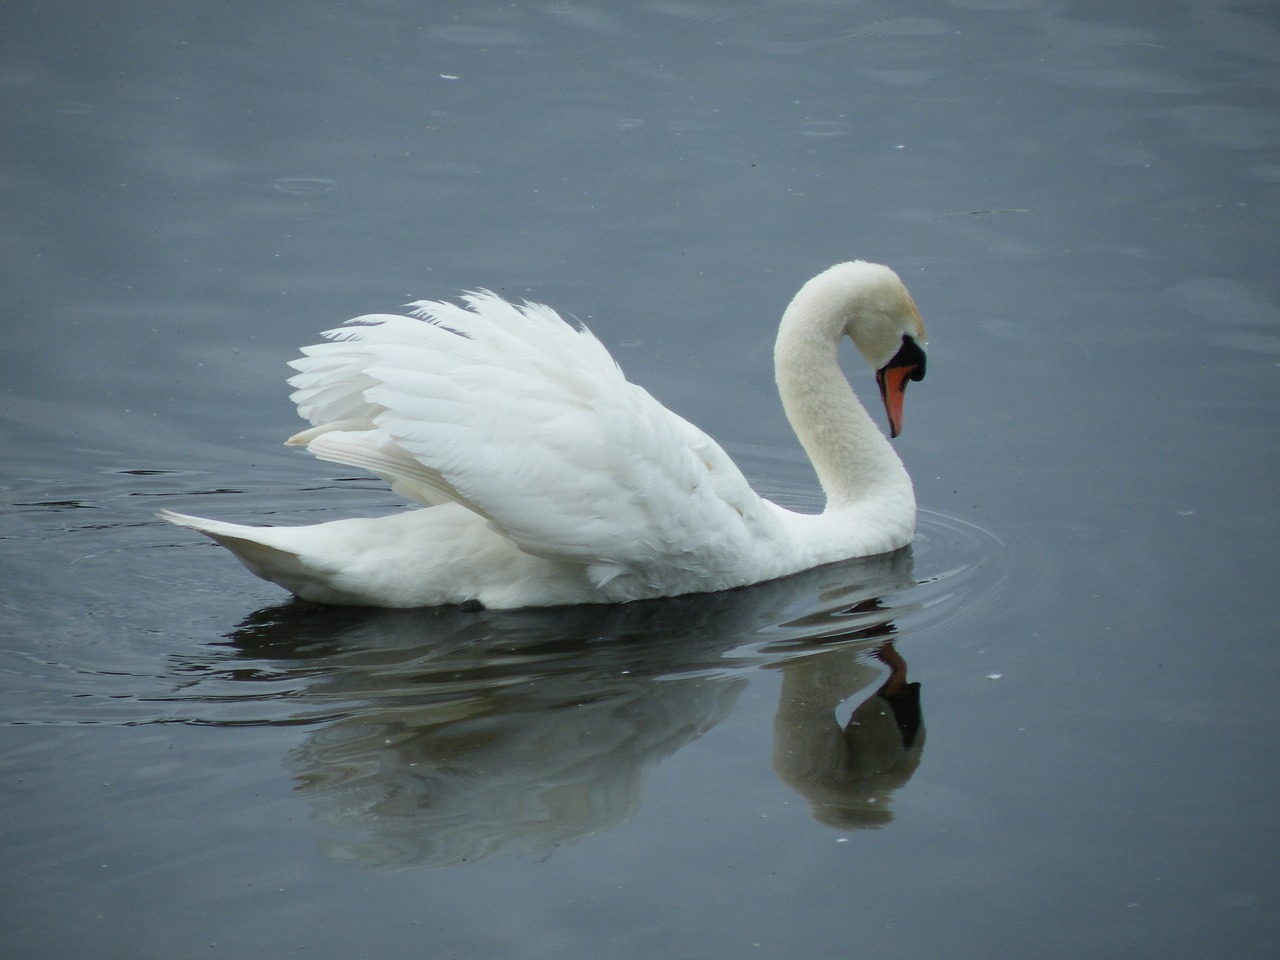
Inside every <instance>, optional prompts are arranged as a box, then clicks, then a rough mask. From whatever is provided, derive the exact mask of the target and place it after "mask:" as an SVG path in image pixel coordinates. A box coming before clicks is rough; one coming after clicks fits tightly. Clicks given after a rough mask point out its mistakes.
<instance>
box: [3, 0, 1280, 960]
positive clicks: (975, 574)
mask: <svg viewBox="0 0 1280 960" xmlns="http://www.w3.org/2000/svg"><path fill="white" fill-rule="evenodd" d="M1278 30H1280V22H1278V19H1277V17H1276V16H1275V14H1274V13H1273V11H1272V10H1271V9H1270V7H1267V6H1259V7H1241V6H1232V5H1227V4H1220V3H1212V2H1201V3H1186V4H1182V5H1178V6H1173V7H1171V6H1169V5H1168V4H1130V5H1126V6H1125V7H1124V8H1115V9H1113V8H1110V7H1108V8H1105V9H1104V8H1101V7H1092V6H1088V5H1069V4H1061V3H1050V2H1039V0H1025V2H1003V3H996V2H985V0H984V2H971V0H964V2H962V0H956V2H951V3H925V2H908V3H906V4H905V5H904V4H903V3H894V4H889V3H883V2H877V0H871V2H867V3H802V4H782V3H761V4H752V5H717V4H711V3H707V4H703V3H667V2H654V3H645V4H607V3H601V4H596V5H579V4H545V5H540V6H525V5H508V4H455V5H447V4H432V5H431V6H430V8H429V9H428V8H420V7H418V6H416V5H409V4H399V3H395V2H372V0H371V2H366V3H360V4H352V5H346V6H340V7H316V6H315V5H312V4H272V5H268V6H264V7H262V8H261V9H257V8H255V9H243V10H239V9H238V10H236V11H234V13H233V12H230V11H227V10H224V9H223V8H221V7H217V6H196V7H191V6H190V5H184V4H168V3H157V4H151V5H146V6H145V7H144V6H138V7H136V8H133V7H129V6H127V5H126V6H125V7H123V8H121V7H120V5H117V6H116V7H112V8H110V9H106V10H99V9H98V8H96V7H95V8H93V9H92V10H90V9H89V8H87V7H86V8H84V10H77V9H75V7H72V8H68V7H66V6H65V5H63V6H61V7H59V8H58V10H57V12H56V14H55V13H54V12H52V11H45V10H43V8H41V9H37V10H8V9H6V10H5V12H4V29H3V30H0V97H2V98H3V116H4V117H5V119H6V135H5V138H4V140H3V144H4V145H3V147H0V163H2V164H3V167H2V169H3V171H4V177H3V179H2V180H0V190H2V191H3V199H2V200H0V208H2V209H4V211H5V216H4V218H3V219H2V221H0V242H3V244H4V250H5V256H4V257H0V270H3V283H0V291H3V293H2V294H0V296H2V297H3V300H2V301H0V302H2V303H3V308H4V309H3V313H2V314H0V317H2V318H3V319H2V320H0V323H3V330H4V334H5V337H4V349H3V351H0V370H2V371H3V375H2V376H0V391H3V392H2V394H0V396H2V398H3V403H2V405H0V410H2V411H3V431H4V433H3V436H4V448H5V449H4V459H3V461H0V464H2V466H0V487H2V488H3V490H2V492H3V498H2V502H3V510H2V512H0V537H2V538H3V543H0V566H2V568H3V570H2V572H3V581H2V582H3V584H4V587H3V592H2V593H0V596H2V597H3V607H2V608H0V636H2V637H3V643H2V644H0V689H2V690H3V697H0V724H2V725H0V767H2V768H3V779H2V780H0V783H3V784H4V787H3V790H4V798H5V803H4V809H5V811H6V816H5V817H4V818H3V821H0V835H2V837H3V849H4V851H5V853H6V856H5V857H4V858H2V862H3V865H2V866H0V892H2V894H3V896H2V897H0V901H2V902H3V904H4V906H3V907H0V947H3V949H4V952H5V954H6V955H14V956H24V957H46V956H47V957H61V956H68V955H72V954H74V953H80V954H91V955H94V956H102V957H116V956H119V957H130V958H138V957H152V956H155V957H160V956H164V957H175V956H177V957H183V956H193V955H217V956H244V957H260V956H262V955H264V954H269V955H273V956H288V955H293V954H305V955H308V956H312V957H330V956H331V957H344V958H348V957H360V956H377V957H379V958H397V957H410V956H420V955H422V954H423V953H429V954H430V955H433V956H442V957H443V956H457V957H496V956H513V957H514V956H519V957H532V958H537V957H558V958H560V957H579V956H581V957H596V956H609V957H631V956H645V957H651V956H671V957H697V958H712V957H734V958H737V957H741V956H744V955H758V956H787V957H818V956H829V955H833V954H835V953H837V952H842V953H848V952H850V951H853V952H856V953H862V954H865V955H867V956H878V957H908V956H921V955H926V956H928V955H933V956H949V957H969V956H974V957H976V956H983V957H986V956H990V955H991V954H992V953H993V952H995V953H997V954H999V955H1007V956H1043V957H1068V956H1069V957H1076V956H1081V955H1095V956H1123V955H1132V954H1141V955H1161V956H1167V957H1201V956H1222V955H1232V956H1240V957H1253V956H1258V957H1261V956H1269V955H1270V953H1271V950H1272V949H1273V947H1272V945H1273V944H1274V942H1275V938H1276V933H1277V925H1276V923H1275V920H1274V916H1275V914H1276V902H1277V894H1278V893H1280V890H1278V889H1277V886H1278V885H1277V882H1276V872H1275V869H1274V866H1273V862H1272V861H1273V859H1274V857H1273V851H1274V850H1275V848H1276V841H1277V839H1278V837H1277V833H1278V831H1277V818H1276V815H1275V811H1274V807H1275V805H1274V797H1275V796H1276V792H1277V787H1278V786H1280V784H1278V783H1277V780H1278V779H1280V778H1278V777H1277V774H1276V769H1277V765H1276V749H1275V741H1276V738H1275V734H1276V731H1277V716H1276V708H1275V697H1274V693H1273V690H1274V686H1275V683H1276V681H1277V679H1280V677H1278V673H1280V671H1278V670H1277V658H1276V656H1275V653H1274V651H1273V646H1272V644H1273V641H1274V637H1275V632H1276V631H1275V623H1276V618H1275V614H1274V612H1273V610H1272V606H1271V604H1270V602H1269V594H1268V585H1269V584H1270V583H1271V582H1272V581H1273V580H1274V579H1275V576H1276V573H1277V563H1276V559H1275V551H1274V546H1273V545H1274V543H1275V542H1276V539H1277V532H1278V530H1277V526H1278V523H1277V521H1278V519H1280V509H1278V508H1277V503H1276V496H1275V493H1274V488H1275V481H1274V477H1275V476H1276V472H1277V453H1276V451H1277V450H1280V444H1277V440H1278V439H1280V438H1278V437H1277V427H1276V417H1275V411H1276V409H1277V401H1278V400H1280V396H1278V393H1280V332H1278V331H1280V308H1278V307H1277V300H1276V286H1275V279H1274V276H1275V267H1274V261H1275V246H1274V224H1275V223H1276V214H1277V209H1276V207H1277V184H1280V163H1277V159H1276V157H1277V146H1278V145H1280V122H1277V120H1276V116H1277V113H1276V105H1277V90H1278V88H1280V67H1278V65H1277V61H1280V43H1278V42H1277V41H1278V39H1280V36H1278ZM854 256H860V257H866V258H868V259H875V260H880V261H883V262H887V263H890V264H892V265H893V266H895V268H897V269H898V270H899V272H900V273H901V274H902V275H903V277H904V279H905V280H906V281H907V283H908V285H909V286H910V287H911V289H912V291H913V293H914V294H915V297H916V299H917V301H918V303H919V304H920V307H921V310H922V312H923V314H924V316H925V320H926V323H927V324H928V326H929V330H930V336H931V357H930V370H929V377H928V379H927V380H926V381H925V382H924V383H922V384H919V385H916V386H913V388H912V391H911V394H910V396H909V398H908V404H907V416H906V431H905V433H904V435H903V436H902V437H901V438H899V440H898V441H897V443H898V445H899V449H900V451H901V452H902V455H903V457H904V459H905V460H906V462H907V464H908V466H909V468H910V469H911V471H912V473H913V476H914V478H915V481H916V486H917V493H918V496H919V499H920V502H921V504H922V507H923V513H922V516H921V524H920V531H919V535H918V537H917V540H916V542H915V544H914V545H913V548H912V550H911V551H910V552H908V553H904V554H900V555H896V556H894V557H889V558H882V559H880V560H876V561H870V562H864V563H855V564H848V565H841V566H838V567H835V568H831V569H829V570H823V571H816V572H814V573H812V574H809V575H805V576H802V577H799V578H794V579H793V580H788V581H784V582H781V583H777V584H769V585H765V586H762V587H760V588H756V589H752V590H746V591H735V592H732V593H729V594H725V595H720V596H716V597H708V598H686V599H682V600H678V601H672V602H663V603H655V604H641V605H636V606H634V607H627V608H619V609H600V610H579V611H567V612H566V611H559V612H548V611H539V612H528V613H510V614H499V613H483V614H478V615H465V614H461V613H459V612H456V611H406V612H395V613H388V612H360V611H340V612H334V611H326V610H322V609H318V608H315V607H309V606H307V605H305V604H297V603H289V602H286V601H285V598H284V597H283V595H282V594H281V593H280V592H279V591H277V590H276V589H275V588H273V587H271V586H270V585H268V584H263V583H261V582H259V581H257V580H255V579H253V578H251V577H249V576H248V575H247V574H246V573H245V572H244V571H243V570H242V569H241V568H240V567H239V566H238V565H237V564H235V563H234V561H232V560H230V559H229V558H227V557H226V556H225V555H224V554H223V553H222V552H221V551H219V550H218V549H217V548H216V547H214V546H213V545H211V544H208V543H205V542H197V541H196V540H195V539H194V538H193V537H191V536H189V535H186V534H184V533H183V532H182V531H179V530H177V529H174V528H170V527H167V526H164V525H161V524H160V523H158V522H157V521H156V520H155V519H154V516H153V515H154V513H155V511H156V510H158V509H161V508H165V507H169V508H175V509H180V510H188V511H191V512H196V513H201V514H204V515H209V516H219V517H226V518H229V519H244V520H253V521H263V522H271V521H272V520H273V519H275V518H281V519H287V520H303V521H308V520H322V519H331V518H334V517H338V516H348V515H359V514H370V513H377V512H384V511H387V510H392V509H395V508H396V506H397V504H396V501H395V500H394V498H392V497H391V496H390V495H388V494H387V493H385V492H384V491H383V490H382V489H381V488H380V485H379V484H378V482H376V481H374V480H371V479H368V478H362V477H358V476H355V475H353V474H351V473H347V472H343V471H341V470H340V469H338V468H333V467H330V466H326V465H324V464H320V463H317V462H314V461H310V460H308V459H307V458H305V457H301V456H299V455H298V454H297V453H296V452H294V451H288V450H285V449H283V448H282V447H280V445H279V442H280V441H281V440H283V439H284V438H285V437H286V436H288V435H289V434H290V433H291V432H293V430H294V429H295V428H296V425H297V423H298V421H297V420H296V417H295V414H294V413H293V410H292V408H291V406H290V405H289V403H288V400H287V388H286V387H285V385H284V384H283V377H284V376H285V375H286V373H287V371H286V370H285V368H284V363H285V362H286V361H287V360H288V359H290V358H291V357H292V356H294V354H295V351H296V349H297V347H298V346H300V345H301V344H304V343H308V342H312V341H313V339H314V337H315V335H316V333H317V332H318V331H319V330H321V329H325V328H328V327H330V326H333V325H334V324H336V323H338V322H340V321H341V320H343V319H345V318H347V317H349V316H354V315H356V314H359V313H364V312H369V311H380V310H391V309H394V308H396V307H397V306H398V305H399V304H401V303H403V302H405V301H407V300H410V299H415V298H420V297H428V298H438V297H445V296H449V295H451V294H452V293H453V292H455V291H457V290H460V289H466V288H471V287H477V286H485V287H490V288H492V289H495V290H497V291H498V292H501V293H504V294H507V295H509V296H513V297H523V296H528V297H531V298H534V299H537V300H541V301H544V302H548V303H551V304H553V305H554V306H556V307H557V308H559V309H561V310H562V311H563V312H565V313H566V314H571V315H574V316H576V317H579V318H581V319H583V320H586V321H587V322H589V323H590V324H591V325H592V327H593V329H594V330H595V331H596V332H597V333H598V334H599V335H600V337H601V338H602V339H603V340H604V341H605V342H606V344H607V345H608V346H609V347H610V349H611V350H613V351H614V353H615V355H616V356H617V357H618V358H619V360H620V362H621V363H622V365H623V366H624V368H625V369H626V370H627V372H628V374H629V375H630V376H631V377H632V379H634V380H636V381H638V382H640V383H642V384H644V385H645V386H646V387H647V388H649V389H650V390H651V391H652V392H653V393H654V394H655V395H657V396H658V397H659V398H660V399H662V400H663V401H664V402H665V403H667V404H668V405H670V406H672V407H673V408H674V409H676V410H678V411H679V412H681V413H682V414H684V415H686V416H688V417H689V418H690V419H692V420H694V421H695V422H696V423H698V424H699V425H701V426H703V427H704V428H706V429H707V430H708V431H709V432H711V433H712V434H713V435H715V436H716V437H718V438H720V439H721V440H722V441H723V442H724V443H725V446H726V448H727V449H729V451H730V452H731V453H732V454H733V455H734V456H735V458H737V459H738V460H739V462H740V463H741V464H742V465H743V467H744V469H745V470H746V472H747V474H748V476H750V477H751V479H752V480H753V482H755V483H757V485H758V486H759V487H760V488H761V489H762V491H763V492H765V493H766V494H767V495H769V496H772V497H774V498H776V499H779V500H781V501H782V502H785V503H787V504H788V505H792V506H797V507H813V506H814V505H815V504H816V503H817V491H816V487H815V483H814V481H813V478H812V476H811V474H810V473H809V471H808V468H807V466H806V465H805V464H804V462H803V459H802V458H801V456H800V454H799V452H798V450H797V449H796V447H795V444H794V441H793V439H792V438H791V436H790V432H789V429H788V427H787V425H786V422H785V420H784V418H783V417H782V414H781V411H780V409H779V407H778V405H777V401H776V399H775V397H774V396H773V391H772V389H771V388H770V386H769V384H770V378H771V372H770V369H769V362H770V347H771V338H772V333H773V328H774V325H775V323H776V319H777V316H778V315H779V313H780V311H781V309H782V307H783V306H784V305H785V303H786V301H787V299H788V298H789V297H790V295H791V294H792V293H793V292H794V290H795V289H796V287H798V285H799V284H800V283H801V282H802V281H803V280H804V279H806V278H807V277H808V276H810V275H812V274H813V273H815V272H817V271H818V270H820V269H822V268H823V267H825V266H827V265H829V264H830V263H832V262H834V261H836V260H840V259H846V258H849V257H854ZM849 370H850V373H851V375H852V376H853V377H854V382H855V386H857V387H858V388H859V389H860V390H865V388H868V387H870V386H871V385H870V380H869V378H868V377H867V375H866V374H865V372H864V371H862V369H861V368H860V366H859V365H858V364H857V363H856V361H855V362H853V363H851V364H849ZM864 395H865V394H864ZM893 665H896V666H897V671H896V672H895V671H894V670H892V669H891V666H893ZM904 670H905V673H906V676H905V678H904V677H903V676H902V672H903V671H904ZM895 678H896V679H898V680H905V682H906V683H919V684H920V686H919V702H918V703H919V709H918V712H917V711H916V709H915V706H914V701H913V700H912V699H911V698H910V696H908V697H907V698H906V699H905V700H904V699H902V698H898V699H897V700H896V701H895V700H894V698H893V696H892V695H890V696H889V697H888V698H886V696H885V694H886V693H887V692H888V689H887V688H886V684H888V685H889V686H892V685H893V682H894V680H895ZM851 719H853V720H855V721H856V722H855V723H854V724H853V725H852V726H850V727H849V730H850V731H852V733H851V735H850V737H849V738H847V739H846V738H845V737H844V736H843V735H842V734H841V732H840V731H841V730H842V729H843V728H844V727H845V726H846V725H848V724H849V722H850V720H851Z"/></svg>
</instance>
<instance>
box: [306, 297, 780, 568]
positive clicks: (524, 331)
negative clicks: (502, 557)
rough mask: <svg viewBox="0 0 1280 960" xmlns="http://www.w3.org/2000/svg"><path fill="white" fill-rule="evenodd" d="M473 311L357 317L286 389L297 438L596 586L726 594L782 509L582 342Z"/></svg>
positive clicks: (491, 301) (533, 318)
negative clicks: (620, 581)
mask: <svg viewBox="0 0 1280 960" xmlns="http://www.w3.org/2000/svg"><path fill="white" fill-rule="evenodd" d="M464 303H465V304H466V306H465V307H463V306H459V305H456V304H450V303H436V302H430V301H421V302H418V303H415V304H412V305H411V306H412V307H414V308H416V309H415V310H414V315H413V316H412V317H400V316H386V315H374V316H366V317H359V318H357V319H355V320H352V321H350V322H349V323H348V324H347V325H346V326H344V327H342V328H339V329H338V330H332V331H329V332H327V333H326V334H325V336H326V337H328V338H330V339H329V342H327V343H323V344H319V345H317V346H313V347H308V348H306V349H305V350H304V351H303V353H304V356H303V357H302V358H301V359H299V360H295V361H294V362H293V364H292V366H293V367H294V368H295V369H296V370H297V371H298V373H297V375H295V376H294V377H292V378H291V379H290V381H289V382H290V383H291V384H292V385H293V386H294V387H295V388H296V390H295V392H294V394H293V400H294V401H295V402H296V403H297V405H298V411H299V413H301V415H302V416H303V417H305V418H306V419H307V420H309V421H310V422H311V423H312V424H314V425H315V427H314V428H313V429H311V430H307V431H304V432H303V433H301V434H298V435H297V436H296V437H294V438H292V440H291V441H290V442H291V443H305V444H306V445H307V447H308V449H309V450H311V451H312V452H313V453H315V454H316V455H317V456H319V457H321V458H323V459H326V460H332V461H336V462H340V463H345V464H350V465H354V466H359V467H362V468H364V469H368V470H370V471H371V472H373V473H376V474H378V475H380V476H382V477H383V478H384V479H386V480H387V481H388V482H389V483H390V484H391V486H392V487H393V488H394V489H395V490H397V491H398V492H400V493H402V494H405V495H407V496H410V497H412V498H414V499H416V500H419V501H420V502H423V503H426V504H437V503H442V502H446V501H449V500H454V501H457V502H459V503H461V504H463V505H464V506H466V507H468V508H470V509H471V510H473V511H475V512H476V513H478V514H480V515H481V516H483V517H485V518H487V519H488V520H489V521H490V523H491V524H492V525H493V527H494V528H495V529H496V530H498V531H499V532H500V533H502V534H503V535H504V536H506V537H507V538H509V539H510V540H511V541H512V542H513V543H514V544H515V545H516V546H518V547H519V548H520V549H521V550H523V551H525V552H526V553H529V554H532V555H534V556H539V557H546V558H549V559H555V560H562V561H569V562H573V563H579V564H583V565H585V566H586V567H588V573H589V576H590V577H591V579H592V580H593V581H594V582H596V583H597V584H598V585H602V586H603V585H605V584H607V583H609V582H610V581H612V580H614V579H615V578H619V577H621V578H624V579H626V580H631V579H639V580H641V581H644V582H645V583H647V584H649V585H651V586H653V587H656V588H658V589H661V588H662V587H663V586H664V585H666V583H667V581H672V582H673V584H674V583H675V582H676V581H678V586H679V588H680V592H687V591H688V589H689V587H690V582H691V580H697V581H698V582H700V583H702V585H703V587H704V588H705V589H717V588H719V587H720V586H723V585H725V584H723V583H721V582H720V578H722V577H723V576H724V575H725V573H726V572H727V571H733V570H734V569H735V568H737V567H739V566H740V564H741V563H742V561H743V560H744V559H746V555H748V554H751V553H753V552H754V551H755V550H757V549H759V548H758V544H759V543H762V542H768V539H769V538H768V536H767V534H768V533H769V532H771V531H772V529H773V528H774V526H775V525H776V523H777V522H778V521H777V519H776V511H774V510H773V509H772V508H771V505H769V504H767V503H766V502H765V501H762V500H761V499H760V498H759V497H758V496H757V495H756V494H755V493H754V492H753V491H752V490H751V488H750V486H749V485H748V484H747V481H746V479H745V478H744V477H743V476H742V474H741V472H740V471H739V470H738V468H737V467H736V466H735V465H734V464H733V462H732V461H731V460H730V459H729V457H728V456H727V455H726V454H725V453H724V451H723V450H722V449H721V448H720V447H719V445H718V444H716V443H715V441H713V440H712V439H711V438H709V437H708V436H706V435H705V434H704V433H702V431H700V430H698V429H697V428H696V427H694V426H692V425H691V424H689V423H688V422H687V421H685V420H683V419H682V418H680V417H678V416H676V415H675V414H674V413H672V412H671V411H669V410H667V409H666V408H665V407H663V406H662V405H661V404H660V403H658V402H657V401H656V400H655V399H654V398H653V397H652V396H650V395H649V393H648V392H646V391H645V390H643V389H641V388H640V387H637V386H635V385H634V384H632V383H629V382H628V381H627V380H626V378H625V377H624V376H623V374H622V371H621V370H620V369H619V368H618V366H617V364H616V363H615V362H614V360H613V358H612V357H611V356H610V355H609V353H608V351H607V350H605V348H604V346H603V345H602V344H601V343H600V342H599V341H598V340H597V339H596V338H595V337H594V336H593V335H592V334H591V333H590V332H589V331H587V330H586V329H583V328H575V327H572V326H570V325H569V324H567V323H565V322H564V321H563V320H562V319H561V318H560V317H559V315H558V314H556V313H555V312H554V311H553V310H551V309H550V308H548V307H544V306H541V305H537V304H524V305H520V306H516V305H513V304H510V303H507V302H506V301H504V300H502V299H501V298H499V297H497V296H496V295H494V294H492V293H488V292H484V291H482V292H478V293H473V294H468V295H467V296H466V297H465V298H464ZM676 558H679V559H676ZM673 561H674V562H673Z"/></svg>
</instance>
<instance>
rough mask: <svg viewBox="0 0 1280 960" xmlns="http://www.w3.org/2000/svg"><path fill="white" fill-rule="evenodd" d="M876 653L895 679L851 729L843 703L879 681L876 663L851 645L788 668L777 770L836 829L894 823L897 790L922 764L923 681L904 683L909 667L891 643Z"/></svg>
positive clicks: (861, 709) (858, 713)
mask: <svg viewBox="0 0 1280 960" xmlns="http://www.w3.org/2000/svg"><path fill="white" fill-rule="evenodd" d="M886 651H887V654H886ZM877 655H878V657H879V658H880V659H881V660H884V661H885V662H887V663H890V665H891V672H890V677H889V679H888V680H887V681H886V682H885V683H884V684H883V685H882V686H881V687H880V689H879V690H878V691H877V692H876V693H875V694H874V695H873V696H871V697H869V698H868V699H867V700H866V701H865V702H863V703H862V704H861V705H859V706H858V708H857V709H856V710H854V711H853V716H852V717H851V718H850V720H849V723H848V725H847V726H846V727H844V728H841V726H840V725H839V723H838V722H837V720H836V708H837V707H838V706H839V704H840V703H842V702H843V701H845V700H847V699H848V698H849V697H850V696H852V695H853V694H855V693H856V692H857V691H859V690H862V689H865V688H866V687H868V686H870V685H871V683H872V682H874V680H875V677H876V671H875V670H874V668H873V667H872V666H871V665H870V664H868V663H867V662H866V661H865V660H863V659H861V658H860V657H858V656H857V652H856V651H855V650H850V649H846V650H833V651H831V652H830V653H824V654H816V655H813V656H809V657H805V658H803V659H801V660H798V661H793V662H792V663H789V664H787V665H785V666H784V667H783V680H782V693H781V697H780V700H779V703H778V712H777V715H776V716H775V718H774V746H773V766H774V771H775V772H776V773H777V775H778V777H779V778H780V779H781V780H782V781H783V782H784V783H786V784H787V785H788V786H789V787H791V788H792V789H793V790H795V791H796V792H797V793H799V794H800V795H801V796H803V797H804V798H805V799H806V800H808V801H809V804H810V806H811V809H812V811H813V814H814V817H815V818H816V819H818V820H819V821H821V822H823V823H827V824H830V825H832V826H837V827H859V826H864V827H865V826H878V825H881V824H884V823H887V822H888V821H889V820H890V819H891V818H892V813H891V812H890V810H889V803H888V802H889V800H890V798H891V796H892V792H893V791H894V790H895V789H897V788H898V787H900V786H901V785H902V784H904V783H906V781H907V780H908V779H910V777H911V774H912V773H914V772H915V768H916V765H917V764H918V763H919V758H920V751H921V748H922V745H923V741H924V737H923V732H924V728H923V726H922V724H921V722H920V709H919V699H918V695H919V685H918V684H907V683H906V682H905V681H906V664H905V662H903V661H902V659H901V657H899V656H898V655H897V653H896V651H894V650H893V648H892V644H891V642H887V643H885V644H884V645H883V646H882V647H881V650H880V651H879V652H878V654H877ZM894 661H896V663H895V662H894ZM899 665H900V669H899ZM891 689H892V690H894V691H895V692H892V693H891V692H889V691H890V690H891Z"/></svg>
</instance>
